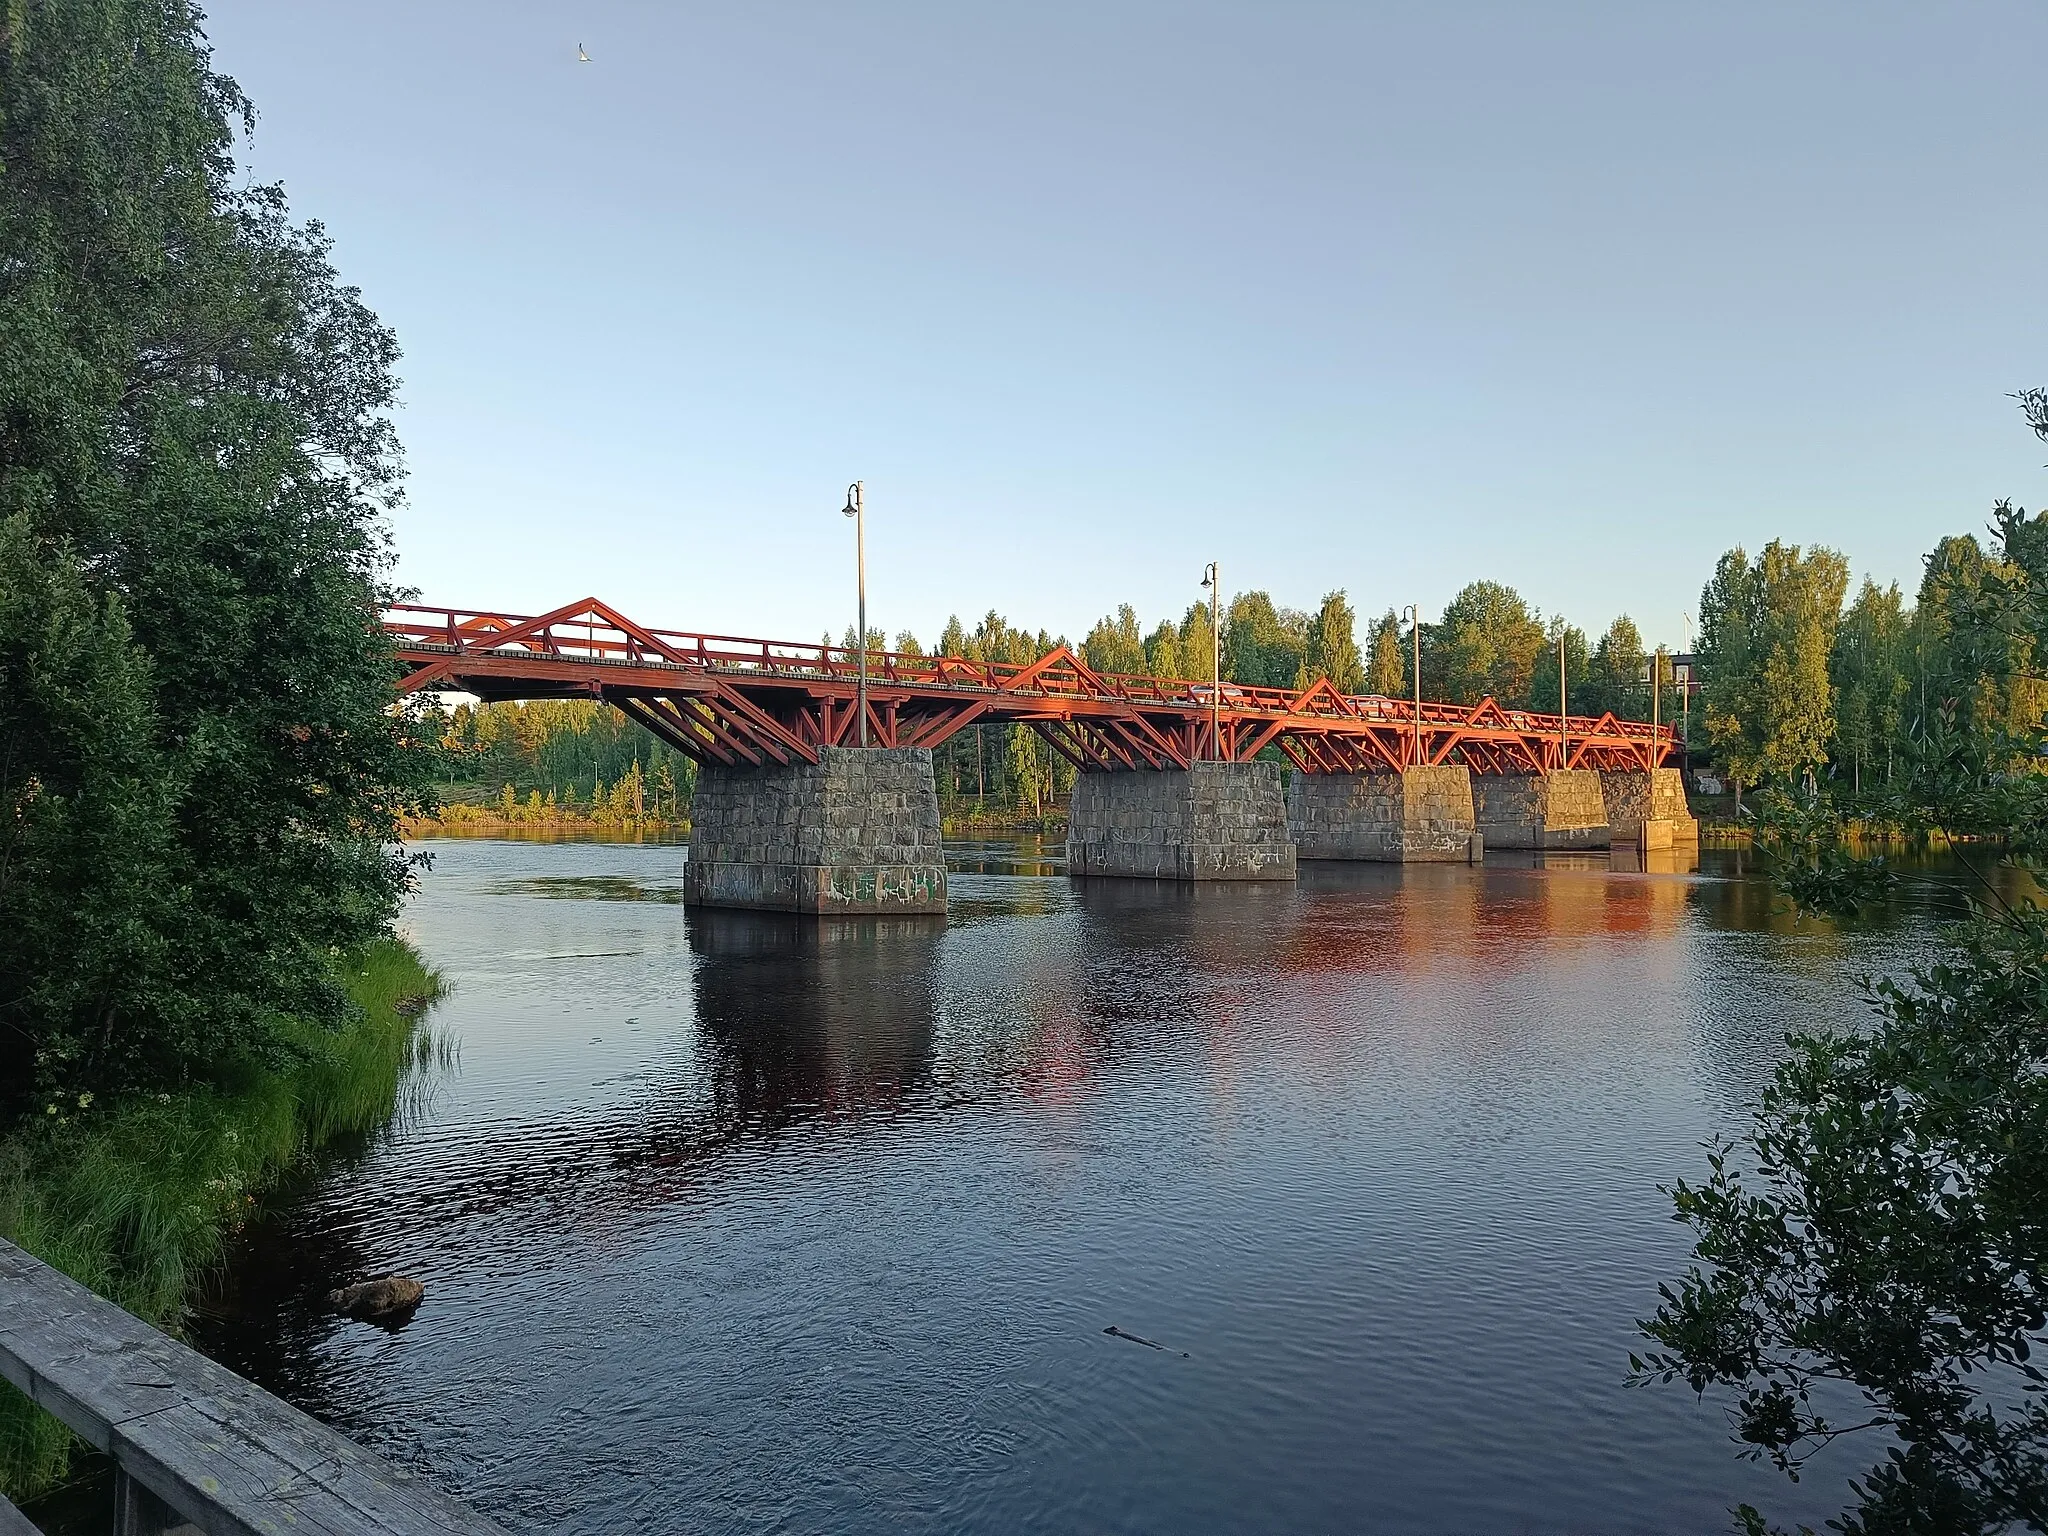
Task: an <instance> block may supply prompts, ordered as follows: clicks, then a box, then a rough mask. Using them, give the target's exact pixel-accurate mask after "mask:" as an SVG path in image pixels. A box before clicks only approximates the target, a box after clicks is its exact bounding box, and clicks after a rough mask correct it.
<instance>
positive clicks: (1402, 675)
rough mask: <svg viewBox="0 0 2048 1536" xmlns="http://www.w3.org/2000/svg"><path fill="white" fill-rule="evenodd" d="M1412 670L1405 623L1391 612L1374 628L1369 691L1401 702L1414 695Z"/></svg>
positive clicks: (1386, 613) (1381, 618)
mask: <svg viewBox="0 0 2048 1536" xmlns="http://www.w3.org/2000/svg"><path fill="white" fill-rule="evenodd" d="M1408 666H1409V657H1408V652H1407V650H1406V649H1405V648H1404V647H1403V645H1402V643H1401V620H1400V617H1399V616H1398V615H1397V614H1396V613H1395V612H1394V610H1393V609H1391V608H1389V609H1388V610H1387V611H1386V612H1385V613H1383V614H1381V615H1380V621H1379V623H1377V624H1375V625H1373V627H1372V659H1371V661H1370V662H1369V663H1368V664H1367V666H1366V670H1365V691H1366V692H1367V693H1374V694H1379V695H1380V696H1381V697H1383V698H1399V697H1401V696H1402V695H1404V694H1408V693H1411V692H1413V685H1412V684H1411V683H1410V682H1409V681H1408Z"/></svg>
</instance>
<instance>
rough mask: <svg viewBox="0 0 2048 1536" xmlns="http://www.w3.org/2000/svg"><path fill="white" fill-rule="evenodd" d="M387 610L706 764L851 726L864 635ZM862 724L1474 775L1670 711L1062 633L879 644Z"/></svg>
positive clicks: (1518, 764) (1596, 754) (1618, 763)
mask: <svg viewBox="0 0 2048 1536" xmlns="http://www.w3.org/2000/svg"><path fill="white" fill-rule="evenodd" d="M384 627H385V630H386V631H387V633H389V634H390V636H391V637H392V640H393V642H394V644H395V645H396V647H397V651H398V656H399V660H400V662H401V663H402V665H403V667H404V669H405V670H404V675H403V679H402V681H401V684H400V686H401V688H402V690H404V691H406V692H416V691H418V690H420V689H435V688H442V689H459V690H462V691H464V692H468V693H473V694H475V695H477V696H478V697H479V698H483V699H486V700H497V699H533V698H596V699H603V700H605V701H606V702H608V703H611V704H615V705H617V706H618V707H619V708H620V709H621V710H623V711H624V712H625V713H626V714H628V715H629V716H631V717H632V718H633V719H635V720H637V721H639V722H640V723H641V724H642V725H644V726H646V727H647V728H648V729H649V730H650V731H653V732H654V733H655V734H656V735H657V736H659V737H661V738H662V739H663V740H665V741H667V742H669V743H670V744H671V745H673V746H675V747H676V748H677V749H678V750H680V751H682V752H685V753H687V754H688V755H690V756H691V757H693V758H696V759H698V760H699V761H704V762H715V763H725V764H741V763H789V762H797V761H805V762H816V761H817V759H818V750H819V748H820V747H825V746H844V745H847V744H849V743H851V742H852V741H853V740H855V739H856V737H857V735H858V727H857V722H856V720H855V708H856V705H855V695H856V680H857V676H858V673H859V652H858V651H856V650H851V649H847V648H844V647H840V646H831V645H804V644H800V643H792V642H787V641H778V640H753V639H746V638H743V637H740V636H736V635H709V634H696V633H692V632H688V631H681V630H665V629H650V628H646V627H644V626H642V625H639V624H636V623H634V622H633V621H632V620H630V619H628V618H626V617H625V616H624V615H622V614H620V613H619V612H618V611H617V610H616V609H613V608H611V607H608V606H607V605H605V604H603V603H601V602H598V601H597V600H596V599H594V598H592V599H588V600H586V601H583V602H578V603H571V604H568V605H567V606H565V607H562V608H557V609H555V610H554V611H553V612H551V613H544V614H539V615H534V616H522V615H516V614H506V613H494V612H486V611H480V610H474V609H460V608H429V607H422V606H419V605H417V604H409V603H408V604H399V605H397V606H394V607H392V608H390V609H388V610H387V611H386V613H385V616H384ZM867 691H868V739H869V740H870V741H871V742H874V743H875V744H877V745H881V746H905V747H934V746H937V745H939V744H940V743H941V742H943V741H945V740H946V739H947V738H949V737H951V736H953V735H954V734H956V733H957V732H959V731H961V730H963V729H965V728H966V727H968V726H970V725H976V724H993V723H1011V722H1017V723H1022V724H1026V725H1029V726H1030V727H1031V728H1032V729H1033V730H1035V731H1037V732H1038V734H1039V735H1041V736H1042V737H1044V738H1045V740H1046V741H1047V742H1048V743H1050V744H1051V746H1052V747H1053V748H1054V749H1055V750H1057V751H1059V752H1060V753H1062V754H1063V755H1064V756H1066V757H1067V758H1068V759H1069V760H1071V761H1072V762H1074V763H1075V764H1076V765H1077V766H1079V767H1081V768H1084V769H1095V770H1106V771H1117V770H1134V769H1161V768H1184V767H1186V766H1187V765H1188V764H1189V763H1191V762H1194V761H1197V760H1201V759H1213V758H1222V759H1226V760H1229V761H1236V762H1244V761H1249V760H1250V759H1252V758H1254V757H1256V756H1258V754H1259V753H1261V752H1263V751H1265V750H1266V749H1268V748H1275V749H1277V750H1279V751H1280V752H1282V753H1284V754H1285V755H1286V756H1287V757H1288V758H1289V759H1290V760H1291V761H1292V762H1293V763H1294V765H1295V766H1296V767H1297V768H1300V769H1301V770H1303V771H1304V772H1308V773H1363V772H1373V771H1385V770H1389V769H1396V768H1405V767H1412V766H1416V765H1433V764H1442V763H1450V762H1462V763H1464V764H1465V765H1466V766H1468V767H1469V768H1471V769H1472V770H1473V771H1474V772H1475V773H1534V772H1541V771H1544V770H1548V769H1554V768H1605V769H1644V768H1654V767H1659V766H1662V765H1663V763H1664V762H1665V760H1666V759H1667V758H1668V757H1669V756H1670V755H1671V753H1672V752H1673V751H1674V750H1675V739H1674V735H1673V732H1672V731H1671V728H1670V727H1668V726H1662V725H1656V726H1653V725H1650V724H1647V723H1645V722H1642V721H1634V720H1620V719H1617V718H1616V717H1615V716H1614V715H1612V714H1605V715H1601V716H1600V717H1598V718H1597V719H1596V718H1592V717H1588V716H1577V715H1574V716H1558V715H1546V714H1540V713H1536V712H1533V711H1529V710H1520V709H1508V708H1503V707H1502V706H1501V705H1499V704H1497V703H1496V702H1495V701H1494V700H1492V699H1485V700H1482V701H1481V702H1480V703H1478V704H1476V705H1472V706H1470V707H1467V706H1464V705H1458V704H1436V703H1430V702H1428V701H1424V703H1423V704H1422V705H1421V707H1420V710H1419V711H1418V709H1417V706H1416V705H1415V703H1414V701H1412V700H1407V699H1393V698H1386V697H1382V696H1379V695H1346V694H1341V693H1339V692H1338V691H1337V690H1336V689H1335V688H1333V687H1332V686H1331V685H1330V684H1329V683H1328V682H1317V683H1315V684H1312V685H1311V686H1309V687H1308V688H1305V689H1301V690H1298V691H1297V690H1293V689H1283V688H1252V687H1244V686H1240V685H1238V684H1235V683H1225V684H1223V685H1222V687H1221V689H1220V690H1219V689H1217V688H1215V687H1214V686H1213V685H1211V684H1208V683H1196V682H1184V681H1177V680H1172V679H1160V678H1152V677H1131V676H1125V675H1122V674H1115V673H1101V672H1096V671H1094V670H1092V669H1090V668H1089V667H1088V666H1087V665H1086V663H1085V662H1083V661H1082V659H1081V658H1080V657H1079V656H1077V655H1076V654H1075V653H1074V652H1073V651H1072V650H1071V649H1070V648H1068V647H1066V646H1059V647H1056V648H1055V649H1053V650H1052V651H1051V652H1049V653H1047V654H1046V655H1044V656H1041V657H1039V658H1038V659H1037V660H1036V661H1032V662H1024V663H1010V662H990V661H975V660H970V659H967V658H964V657H957V656H912V655H906V654H904V653H901V652H894V651H871V652H870V653H869V655H868V690H867Z"/></svg>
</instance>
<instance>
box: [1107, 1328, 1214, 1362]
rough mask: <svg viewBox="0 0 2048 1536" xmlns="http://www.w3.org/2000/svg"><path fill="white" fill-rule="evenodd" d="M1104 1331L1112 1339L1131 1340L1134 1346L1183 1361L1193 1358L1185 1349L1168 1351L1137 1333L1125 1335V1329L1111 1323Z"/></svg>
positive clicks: (1162, 1345)
mask: <svg viewBox="0 0 2048 1536" xmlns="http://www.w3.org/2000/svg"><path fill="white" fill-rule="evenodd" d="M1102 1331H1103V1332H1104V1333H1106V1334H1108V1335H1109V1336H1110V1337H1111V1338H1112V1339H1129V1340H1130V1341H1131V1342H1132V1343H1133V1344H1142V1345H1144V1346H1145V1347H1146V1348H1147V1349H1156V1350H1158V1351H1159V1352H1160V1353H1161V1354H1166V1355H1179V1356H1180V1357H1181V1359H1183V1360H1187V1359H1190V1358H1192V1357H1191V1356H1190V1355H1189V1354H1188V1352H1187V1351H1186V1350H1184V1349H1168V1348H1167V1347H1166V1346H1165V1345H1164V1344H1155V1343H1153V1342H1152V1341H1151V1340H1150V1339H1141V1338H1139V1337H1138V1336H1137V1335H1136V1334H1135V1333H1125V1332H1124V1331H1123V1329H1121V1328H1119V1327H1117V1326H1116V1324H1114V1323H1111V1324H1110V1325H1109V1326H1108V1327H1107V1328H1105V1329H1103V1330H1102Z"/></svg>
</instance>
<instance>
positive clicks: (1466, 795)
mask: <svg viewBox="0 0 2048 1536" xmlns="http://www.w3.org/2000/svg"><path fill="white" fill-rule="evenodd" d="M1287 826H1288V830H1289V831H1291V832H1292V833H1293V834H1294V846H1295V848H1296V849H1297V850H1298V852H1299V855H1300V857H1302V858H1304V859H1375V860H1381V861H1385V862H1390V863H1400V864H1408V863H1421V862H1432V863H1449V862H1452V861H1454V860H1456V861H1463V860H1465V859H1467V858H1469V857H1471V851H1472V834H1473V832H1474V831H1476V830H1477V821H1476V818H1475V817H1474V815H1473V807H1472V775H1471V771H1470V770H1469V769H1467V768H1465V767H1464V766H1463V765H1461V764H1451V765H1447V766H1444V767H1439V768H1404V769H1402V770H1401V771H1400V772H1398V773H1297V774H1296V775H1295V776H1294V780H1293V782H1292V783H1291V784H1290V785H1289V786H1288V791H1287Z"/></svg>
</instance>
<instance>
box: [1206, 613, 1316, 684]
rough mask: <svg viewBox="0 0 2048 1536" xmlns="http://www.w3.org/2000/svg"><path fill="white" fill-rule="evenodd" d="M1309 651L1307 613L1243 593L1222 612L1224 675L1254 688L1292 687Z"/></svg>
mask: <svg viewBox="0 0 2048 1536" xmlns="http://www.w3.org/2000/svg"><path fill="white" fill-rule="evenodd" d="M1307 653H1308V616H1307V615H1306V614H1303V613H1299V612H1296V611H1295V610H1294V609H1291V608H1289V609H1280V608H1275V607H1274V606H1273V599H1272V598H1271V597H1270V596H1269V595H1268V594H1266V593H1264V592H1240V593H1239V594H1238V595H1237V596H1236V597H1234V598H1232V599H1231V600H1230V606H1229V607H1228V608H1226V609H1225V610H1224V613H1223V675H1224V676H1225V677H1227V678H1229V679H1230V680H1231V681H1232V682H1237V683H1244V684H1246V685H1248V686H1250V687H1254V688H1292V687H1295V686H1297V685H1298V684H1299V683H1300V682H1301V675H1302V663H1303V661H1304V660H1305V659H1306V657H1307Z"/></svg>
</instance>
